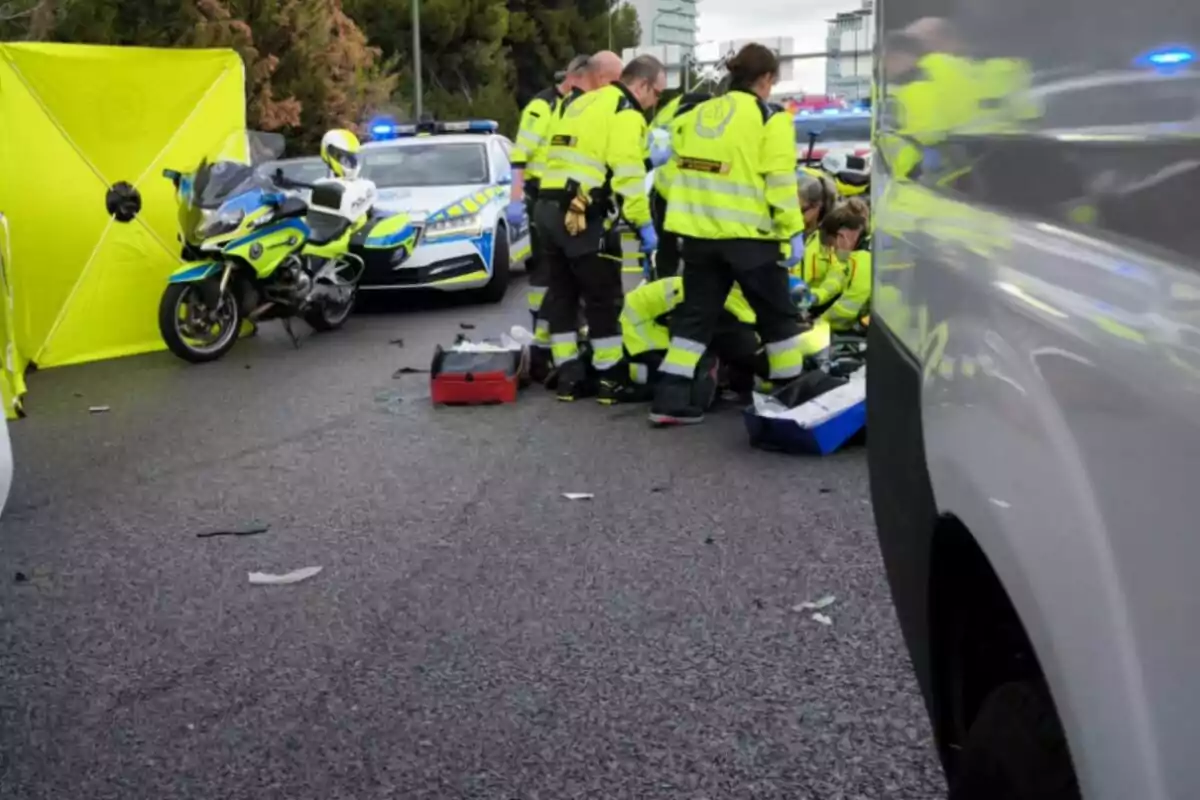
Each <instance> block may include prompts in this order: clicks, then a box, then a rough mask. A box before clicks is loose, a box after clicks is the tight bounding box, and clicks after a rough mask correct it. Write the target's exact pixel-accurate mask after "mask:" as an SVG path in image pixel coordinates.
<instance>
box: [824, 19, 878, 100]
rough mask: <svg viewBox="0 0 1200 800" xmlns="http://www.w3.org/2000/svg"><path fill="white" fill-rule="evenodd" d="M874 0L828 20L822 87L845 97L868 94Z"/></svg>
mask: <svg viewBox="0 0 1200 800" xmlns="http://www.w3.org/2000/svg"><path fill="white" fill-rule="evenodd" d="M874 6H875V3H874V0H862V7H861V8H856V9H854V10H853V11H843V12H842V13H840V14H838V15H836V16H835V17H834V18H833V19H831V20H829V33H828V36H827V38H826V43H825V49H826V50H827V51H828V54H827V56H826V58H825V91H826V92H827V93H828V94H834V95H839V96H841V97H845V98H846V99H848V100H852V101H858V100H869V99H870V98H871V80H872V74H871V62H872V59H871V52H872V51H873V50H874V49H875V10H874Z"/></svg>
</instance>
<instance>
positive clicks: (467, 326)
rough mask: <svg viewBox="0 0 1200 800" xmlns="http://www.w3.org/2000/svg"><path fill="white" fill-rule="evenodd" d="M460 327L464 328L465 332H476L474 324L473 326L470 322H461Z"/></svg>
mask: <svg viewBox="0 0 1200 800" xmlns="http://www.w3.org/2000/svg"><path fill="white" fill-rule="evenodd" d="M458 327H460V328H462V329H463V330H464V331H473V330H475V326H474V325H473V324H471V323H470V322H460V323H458Z"/></svg>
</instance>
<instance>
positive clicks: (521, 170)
mask: <svg viewBox="0 0 1200 800" xmlns="http://www.w3.org/2000/svg"><path fill="white" fill-rule="evenodd" d="M620 74H621V59H620V58H619V57H618V56H617V55H616V54H615V53H611V52H608V51H604V52H600V53H597V54H595V55H594V56H576V57H575V58H573V59H571V63H569V64H568V65H567V69H566V72H565V73H564V74H563V78H562V81H561V82H560V83H559V84H558V86H556V87H552V88H550V89H547V90H546V91H544V92H542V93H541V94H539V95H537V96H536V97H534V98H533V100H531V101H529V104H528V105H526V106H525V109H524V111H522V112H521V123H520V127H519V128H518V129H517V140H516V142H514V143H513V148H512V154H511V162H512V170H513V183H512V194H511V197H510V202H509V205H508V209H507V217H508V224H509V225H512V226H519V225H522V224H524V222H525V220H526V219H528V221H529V243H530V255H529V260H528V261H527V262H526V263H527V265H528V266H527V267H526V269H527V271H528V273H529V288H528V289H527V290H526V293H525V298H526V301H527V302H528V304H529V314H530V316H531V318H532V323H533V328H534V332H535V339H534V343H533V347H532V349H531V353H530V361H531V363H530V376H531V377H532V378H533V379H534V380H535V381H539V382H540V381H542V380H544V379H545V377H546V374H547V373H548V372H549V366H550V326H549V323H547V322H546V319H545V317H544V316H542V315H541V313H540V312H541V308H542V304H543V303H544V302H545V299H546V285H547V283H548V280H549V279H548V276H547V275H546V270H545V267H544V259H543V258H542V247H541V236H540V234H539V232H538V230H537V226H536V225H534V224H533V208H534V204H535V203H536V202H537V196H538V188H539V186H540V183H541V177H542V167H543V162H544V161H545V159H546V151H547V149H548V148H549V146H550V133H551V127H552V126H553V123H554V121H555V120H556V119H557V118H558V117H559V116H560V115H561V114H562V109H563V107H564V106H565V105H566V104H568V103H570V102H571V101H572V100H574V99H575V98H577V97H579V96H580V95H581V94H583V93H584V92H588V91H591V90H592V89H597V88H599V87H600V86H606V85H607V84H608V83H609V82H610V81H612V80H615V79H616V77H617V76H618V75H620Z"/></svg>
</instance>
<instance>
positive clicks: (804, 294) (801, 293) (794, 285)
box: [788, 278, 816, 307]
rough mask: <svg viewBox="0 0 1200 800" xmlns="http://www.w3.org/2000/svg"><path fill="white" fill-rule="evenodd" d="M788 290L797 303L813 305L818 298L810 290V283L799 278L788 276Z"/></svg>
mask: <svg viewBox="0 0 1200 800" xmlns="http://www.w3.org/2000/svg"><path fill="white" fill-rule="evenodd" d="M788 290H789V291H790V292H791V294H792V299H793V300H795V301H796V304H797V305H801V306H806V307H807V306H811V305H812V304H813V302H814V301H815V300H816V298H815V297H813V293H812V292H811V291H809V289H808V284H807V283H805V282H804V281H802V280H800V279H799V278H788Z"/></svg>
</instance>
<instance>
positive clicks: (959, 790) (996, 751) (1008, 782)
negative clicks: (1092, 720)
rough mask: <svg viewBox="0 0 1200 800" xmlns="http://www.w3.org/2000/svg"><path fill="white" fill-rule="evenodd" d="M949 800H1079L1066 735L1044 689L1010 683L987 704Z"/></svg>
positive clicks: (963, 754) (967, 745)
mask: <svg viewBox="0 0 1200 800" xmlns="http://www.w3.org/2000/svg"><path fill="white" fill-rule="evenodd" d="M956 772H957V774H956V775H955V776H954V779H953V780H952V781H951V788H950V800H1080V798H1081V795H1080V792H1079V782H1078V780H1077V779H1076V777H1075V770H1074V768H1073V767H1072V765H1071V755H1070V752H1069V751H1068V749H1067V739H1066V735H1065V734H1064V733H1063V730H1062V725H1061V724H1060V723H1059V721H1058V715H1057V714H1056V713H1055V711H1054V703H1053V701H1051V699H1050V693H1049V692H1048V691H1047V690H1046V689H1045V687H1043V686H1040V685H1038V684H1035V683H1030V682H1020V683H1006V684H1004V685H1002V686H1000V687H999V688H998V689H995V690H993V691H992V693H991V694H989V695H988V696H987V698H986V699H985V700H984V701H983V705H982V707H981V708H980V709H979V714H978V715H977V716H976V717H975V721H974V723H972V725H971V730H970V731H969V732H968V734H967V738H966V742H965V743H964V745H963V749H962V752H961V753H960V754H959V759H958V769H957V770H956Z"/></svg>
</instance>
